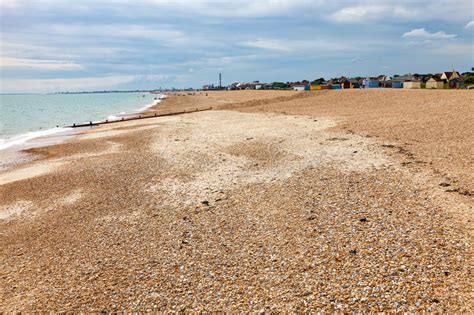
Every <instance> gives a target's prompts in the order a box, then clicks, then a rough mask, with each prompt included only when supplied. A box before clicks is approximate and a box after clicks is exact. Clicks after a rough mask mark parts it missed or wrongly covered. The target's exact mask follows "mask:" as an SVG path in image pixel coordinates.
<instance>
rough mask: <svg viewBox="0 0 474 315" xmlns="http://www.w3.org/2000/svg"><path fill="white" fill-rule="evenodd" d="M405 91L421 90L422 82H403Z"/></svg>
mask: <svg viewBox="0 0 474 315" xmlns="http://www.w3.org/2000/svg"><path fill="white" fill-rule="evenodd" d="M403 88H404V89H421V81H416V80H407V81H404V82H403Z"/></svg>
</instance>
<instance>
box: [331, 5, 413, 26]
mask: <svg viewBox="0 0 474 315" xmlns="http://www.w3.org/2000/svg"><path fill="white" fill-rule="evenodd" d="M413 15H414V13H413V11H410V10H408V9H407V8H404V7H402V6H394V5H359V6H352V7H345V8H342V9H340V10H338V11H336V12H334V13H333V14H331V15H330V19H332V20H333V21H335V22H341V23H355V22H364V21H373V20H377V19H381V18H383V17H385V16H393V17H400V18H409V17H413Z"/></svg>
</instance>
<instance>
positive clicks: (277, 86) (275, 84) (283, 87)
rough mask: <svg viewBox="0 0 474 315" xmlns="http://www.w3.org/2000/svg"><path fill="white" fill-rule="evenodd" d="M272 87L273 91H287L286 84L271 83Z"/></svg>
mask: <svg viewBox="0 0 474 315" xmlns="http://www.w3.org/2000/svg"><path fill="white" fill-rule="evenodd" d="M272 87H273V88H274V89H275V90H283V89H287V88H288V84H286V83H284V82H273V83H272Z"/></svg>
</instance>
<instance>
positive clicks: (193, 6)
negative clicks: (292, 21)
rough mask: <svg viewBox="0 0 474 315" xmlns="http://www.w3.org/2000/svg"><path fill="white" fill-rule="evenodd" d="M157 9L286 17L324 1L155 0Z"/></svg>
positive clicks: (313, 7) (233, 15) (199, 13)
mask: <svg viewBox="0 0 474 315" xmlns="http://www.w3.org/2000/svg"><path fill="white" fill-rule="evenodd" d="M153 2H154V3H155V4H156V6H157V7H159V8H162V9H172V12H176V11H178V12H180V13H181V14H183V13H189V14H198V15H203V16H211V17H235V18H259V17H270V16H288V15H291V14H292V13H296V12H304V11H305V9H311V8H312V9H315V8H317V7H319V6H321V5H322V4H324V3H325V1H324V0H307V1H294V0H265V1H255V0H239V1H238V2H236V1H225V0H224V1H216V0H214V1H209V0H207V1H206V0H204V1H202V0H194V1H193V0H177V1H169V0H155V1H153Z"/></svg>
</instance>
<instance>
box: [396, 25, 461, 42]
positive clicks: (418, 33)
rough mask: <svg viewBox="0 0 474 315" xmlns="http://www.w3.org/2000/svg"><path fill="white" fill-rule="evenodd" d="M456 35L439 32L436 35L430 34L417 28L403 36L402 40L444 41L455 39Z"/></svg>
mask: <svg viewBox="0 0 474 315" xmlns="http://www.w3.org/2000/svg"><path fill="white" fill-rule="evenodd" d="M456 37H457V35H456V34H447V33H446V32H443V31H439V32H436V33H430V32H428V31H427V30H425V29H424V28H416V29H413V30H411V31H409V32H406V33H404V34H403V35H402V38H408V39H413V40H443V39H454V38H456Z"/></svg>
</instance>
